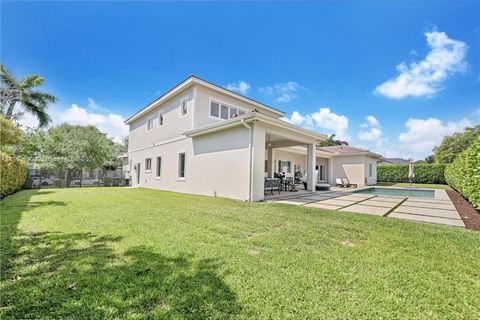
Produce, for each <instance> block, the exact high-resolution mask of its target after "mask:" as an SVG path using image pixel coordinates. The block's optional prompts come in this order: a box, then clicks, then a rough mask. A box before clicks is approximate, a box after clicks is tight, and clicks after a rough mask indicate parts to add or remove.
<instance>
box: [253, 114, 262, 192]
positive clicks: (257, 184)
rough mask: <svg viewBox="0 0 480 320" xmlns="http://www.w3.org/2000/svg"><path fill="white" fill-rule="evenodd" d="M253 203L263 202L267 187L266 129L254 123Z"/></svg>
mask: <svg viewBox="0 0 480 320" xmlns="http://www.w3.org/2000/svg"><path fill="white" fill-rule="evenodd" d="M251 138H252V141H251V143H252V159H251V160H252V171H251V198H250V200H251V201H260V200H263V199H264V197H265V195H264V187H265V128H264V127H262V125H261V124H259V123H258V122H257V123H254V124H253V127H252V137H251Z"/></svg>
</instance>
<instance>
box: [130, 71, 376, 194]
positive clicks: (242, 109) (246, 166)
mask: <svg viewBox="0 0 480 320" xmlns="http://www.w3.org/2000/svg"><path fill="white" fill-rule="evenodd" d="M283 116H284V112H282V111H280V110H277V109H275V108H272V107H270V106H267V105H265V104H263V103H260V102H258V101H255V100H253V99H250V98H247V97H244V96H242V95H239V94H237V93H235V92H232V91H229V90H227V89H225V88H222V87H220V86H217V85H215V84H213V83H210V82H208V81H205V80H202V79H200V78H198V77H196V76H190V77H188V78H187V79H186V80H184V81H182V82H181V83H179V84H178V85H176V86H175V87H173V88H172V89H170V90H169V91H168V92H166V93H165V94H164V95H162V96H160V97H159V98H157V99H156V100H154V101H153V102H151V103H150V104H148V105H147V106H146V107H144V108H143V109H141V110H140V111H138V112H137V113H135V114H134V115H132V116H131V117H129V118H128V119H127V120H126V121H125V123H126V124H128V125H129V127H130V131H129V145H128V159H129V163H128V166H129V168H128V171H129V172H130V173H131V178H132V182H131V183H132V186H140V187H145V188H155V189H162V190H170V191H176V192H184V193H193V194H202V195H209V196H221V197H228V198H234V199H240V200H247V201H260V200H263V199H264V181H265V177H266V176H269V177H271V176H273V174H274V172H284V173H285V175H286V176H294V174H295V172H301V173H302V174H307V177H308V183H307V189H308V190H314V189H315V185H316V183H317V180H318V181H324V182H329V183H334V182H335V178H339V177H348V178H349V179H350V181H351V182H352V183H358V184H359V185H364V184H374V183H376V160H375V161H374V160H372V159H376V158H378V157H380V156H379V155H376V154H374V153H371V152H369V151H368V150H364V149H354V148H349V149H348V150H342V149H341V148H340V150H339V149H338V148H333V149H332V148H320V149H317V148H316V143H317V141H319V140H325V139H326V136H325V135H323V134H320V133H318V132H314V131H311V130H307V129H304V128H301V127H299V126H296V125H293V124H291V123H288V122H286V121H284V120H282V117H283ZM344 151H345V152H344ZM316 167H318V177H317V176H316V175H315V169H316Z"/></svg>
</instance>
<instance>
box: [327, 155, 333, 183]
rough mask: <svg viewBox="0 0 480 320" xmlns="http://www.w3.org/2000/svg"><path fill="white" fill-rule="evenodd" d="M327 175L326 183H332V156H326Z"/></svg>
mask: <svg viewBox="0 0 480 320" xmlns="http://www.w3.org/2000/svg"><path fill="white" fill-rule="evenodd" d="M327 177H328V183H330V184H334V182H335V181H333V166H332V158H328V166H327Z"/></svg>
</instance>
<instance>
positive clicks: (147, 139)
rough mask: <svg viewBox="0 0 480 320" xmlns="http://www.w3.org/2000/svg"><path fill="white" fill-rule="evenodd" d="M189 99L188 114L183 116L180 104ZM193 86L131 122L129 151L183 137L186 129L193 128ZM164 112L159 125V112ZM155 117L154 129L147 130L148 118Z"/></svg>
mask: <svg viewBox="0 0 480 320" xmlns="http://www.w3.org/2000/svg"><path fill="white" fill-rule="evenodd" d="M183 99H187V109H188V111H187V115H186V116H183V117H182V116H181V114H180V104H181V102H182V101H183ZM193 104H194V100H193V87H192V88H190V89H188V90H186V91H185V92H183V93H181V94H178V95H177V96H176V97H173V98H172V99H170V100H169V101H167V102H165V103H164V104H162V105H160V106H158V107H157V108H155V109H154V110H152V111H150V112H149V113H148V114H145V115H144V116H142V117H141V118H140V119H138V120H136V121H134V122H133V123H131V124H130V132H129V134H128V137H129V140H128V149H129V152H130V151H132V150H136V149H138V148H142V147H147V146H152V145H153V144H154V143H161V142H164V141H169V140H171V139H175V138H178V137H181V136H182V134H183V133H184V132H185V131H188V130H191V129H192V128H193V113H194V110H193ZM160 113H163V125H162V126H160V125H159V114H160ZM151 117H153V119H154V120H153V129H152V130H150V131H147V120H148V119H149V118H151Z"/></svg>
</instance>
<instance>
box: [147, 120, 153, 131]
mask: <svg viewBox="0 0 480 320" xmlns="http://www.w3.org/2000/svg"><path fill="white" fill-rule="evenodd" d="M152 129H153V118H148V120H147V131H150V130H152Z"/></svg>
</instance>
